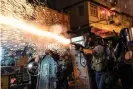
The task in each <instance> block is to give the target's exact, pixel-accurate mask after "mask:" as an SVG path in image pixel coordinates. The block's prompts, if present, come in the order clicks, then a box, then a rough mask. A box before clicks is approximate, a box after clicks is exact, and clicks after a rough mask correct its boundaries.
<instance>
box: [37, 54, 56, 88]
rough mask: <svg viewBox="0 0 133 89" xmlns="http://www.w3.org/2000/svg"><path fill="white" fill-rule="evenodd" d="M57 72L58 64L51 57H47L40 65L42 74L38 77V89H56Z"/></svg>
mask: <svg viewBox="0 0 133 89" xmlns="http://www.w3.org/2000/svg"><path fill="white" fill-rule="evenodd" d="M56 72H57V63H56V62H55V61H54V59H53V58H52V57H51V56H49V55H47V56H45V57H44V59H43V60H42V61H41V64H40V74H39V76H38V81H37V88H36V89H55V88H56Z"/></svg>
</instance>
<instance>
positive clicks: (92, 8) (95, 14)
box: [90, 4, 98, 17]
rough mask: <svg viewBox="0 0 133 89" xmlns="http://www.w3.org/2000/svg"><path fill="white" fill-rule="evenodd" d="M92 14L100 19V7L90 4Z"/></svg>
mask: <svg viewBox="0 0 133 89" xmlns="http://www.w3.org/2000/svg"><path fill="white" fill-rule="evenodd" d="M90 14H91V16H94V17H98V7H97V6H96V5H94V4H90Z"/></svg>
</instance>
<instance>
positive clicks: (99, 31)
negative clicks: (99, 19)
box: [91, 28, 115, 38]
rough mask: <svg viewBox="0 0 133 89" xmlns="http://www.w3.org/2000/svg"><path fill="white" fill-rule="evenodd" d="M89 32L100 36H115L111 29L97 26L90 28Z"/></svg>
mask: <svg viewBox="0 0 133 89" xmlns="http://www.w3.org/2000/svg"><path fill="white" fill-rule="evenodd" d="M91 32H92V33H94V34H95V35H97V36H99V37H101V38H108V37H113V36H115V34H114V32H113V31H107V30H104V29H99V28H92V29H91Z"/></svg>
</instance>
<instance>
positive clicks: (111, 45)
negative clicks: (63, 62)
mask: <svg viewBox="0 0 133 89" xmlns="http://www.w3.org/2000/svg"><path fill="white" fill-rule="evenodd" d="M120 35H121V36H122V35H123V34H122V33H120ZM120 38H121V39H116V40H114V39H113V38H112V39H111V38H110V39H106V38H100V37H97V36H95V35H94V34H92V35H90V36H89V37H88V38H87V41H86V46H85V47H82V46H80V47H78V46H77V49H80V51H82V52H83V53H84V55H85V57H86V60H87V63H88V71H89V76H90V78H91V79H90V83H91V84H90V85H91V89H133V63H132V62H131V63H127V62H126V61H125V52H126V51H127V49H126V47H125V45H124V44H126V43H127V42H126V40H125V37H120ZM130 50H132V51H133V49H130ZM132 59H133V57H131V59H130V60H132ZM96 85H97V86H96Z"/></svg>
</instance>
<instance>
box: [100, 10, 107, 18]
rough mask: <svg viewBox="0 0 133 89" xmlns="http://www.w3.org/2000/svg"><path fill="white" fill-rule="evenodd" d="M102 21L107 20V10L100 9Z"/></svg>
mask: <svg viewBox="0 0 133 89" xmlns="http://www.w3.org/2000/svg"><path fill="white" fill-rule="evenodd" d="M100 19H102V20H104V19H106V9H104V8H100Z"/></svg>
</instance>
